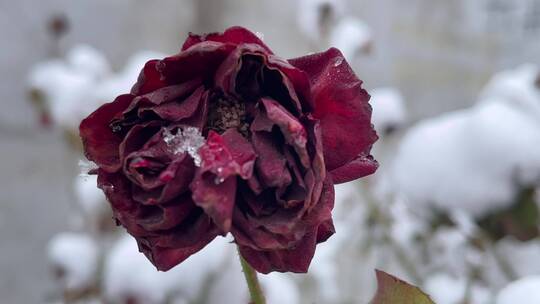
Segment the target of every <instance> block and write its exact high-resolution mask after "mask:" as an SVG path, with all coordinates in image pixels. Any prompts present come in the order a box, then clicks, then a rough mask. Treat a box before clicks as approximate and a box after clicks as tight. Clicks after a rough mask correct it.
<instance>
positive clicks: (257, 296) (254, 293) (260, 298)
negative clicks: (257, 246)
mask: <svg viewBox="0 0 540 304" xmlns="http://www.w3.org/2000/svg"><path fill="white" fill-rule="evenodd" d="M238 255H239V257H240V264H241V265H242V271H243V272H244V277H245V278H246V283H247V285H248V289H249V294H250V296H251V303H252V304H266V300H265V299H264V294H263V292H262V289H261V285H260V284H259V280H258V279H257V272H256V271H255V270H254V269H253V268H251V266H250V265H249V264H248V262H246V260H244V258H243V257H242V255H240V253H239V254H238Z"/></svg>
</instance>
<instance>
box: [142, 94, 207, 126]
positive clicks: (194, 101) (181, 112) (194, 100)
mask: <svg viewBox="0 0 540 304" xmlns="http://www.w3.org/2000/svg"><path fill="white" fill-rule="evenodd" d="M203 93H204V88H203V87H199V88H198V89H196V90H195V92H193V93H192V94H191V95H190V96H189V97H188V98H186V99H185V100H183V101H179V100H173V101H170V102H166V103H162V104H160V105H157V106H154V107H143V108H141V109H139V116H141V117H143V116H144V115H145V114H146V113H148V112H152V113H155V114H156V115H157V116H159V117H160V118H161V119H164V120H167V121H173V122H177V121H180V120H182V119H185V118H188V117H191V116H193V115H194V114H195V111H196V110H197V109H198V108H199V105H200V103H201V99H202V97H203Z"/></svg>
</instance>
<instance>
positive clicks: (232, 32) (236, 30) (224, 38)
mask: <svg viewBox="0 0 540 304" xmlns="http://www.w3.org/2000/svg"><path fill="white" fill-rule="evenodd" d="M204 41H217V42H223V43H231V44H234V45H238V44H244V43H254V44H257V45H259V46H261V47H263V48H264V49H265V50H266V52H268V53H270V54H272V51H271V50H270V48H268V47H267V46H266V45H265V44H264V43H263V42H262V41H261V39H259V37H257V35H255V34H253V33H252V32H250V31H249V30H248V29H245V28H243V27H240V26H233V27H230V28H228V29H226V30H225V31H224V32H223V33H210V34H205V35H196V34H193V33H189V36H188V38H187V39H186V41H185V42H184V45H183V46H182V51H184V50H187V49H189V48H190V47H192V46H194V45H197V44H199V43H201V42H204Z"/></svg>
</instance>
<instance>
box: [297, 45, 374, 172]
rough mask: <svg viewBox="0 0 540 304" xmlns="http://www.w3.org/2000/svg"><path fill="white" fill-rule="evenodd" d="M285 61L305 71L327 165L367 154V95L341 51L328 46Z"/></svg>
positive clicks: (371, 135) (370, 135)
mask: <svg viewBox="0 0 540 304" xmlns="http://www.w3.org/2000/svg"><path fill="white" fill-rule="evenodd" d="M289 62H290V63H291V64H292V65H294V66H295V67H297V68H299V69H301V70H304V71H305V72H306V73H307V74H308V75H309V78H310V82H311V88H312V98H313V106H314V113H313V115H314V117H315V118H317V119H320V121H321V128H322V136H323V144H324V158H325V163H326V167H327V169H328V170H330V171H331V170H334V169H336V168H339V167H341V166H343V165H345V164H347V163H349V162H350V161H352V160H354V159H355V158H356V156H357V155H359V154H362V153H363V154H365V155H368V154H369V151H370V149H371V146H372V145H373V143H374V142H375V141H376V140H377V135H376V133H375V130H374V129H373V127H372V125H371V122H370V118H371V107H370V105H369V103H368V101H369V95H368V93H367V92H366V91H365V90H364V89H362V81H360V80H359V79H358V78H357V77H356V75H355V74H354V72H353V71H352V69H351V67H350V66H349V65H348V64H347V62H346V61H345V59H344V58H343V55H342V54H341V52H340V51H339V50H337V49H335V48H331V49H329V50H328V51H326V52H323V53H318V54H313V55H308V56H305V57H300V58H296V59H291V60H289Z"/></svg>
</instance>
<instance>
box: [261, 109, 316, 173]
mask: <svg viewBox="0 0 540 304" xmlns="http://www.w3.org/2000/svg"><path fill="white" fill-rule="evenodd" d="M261 101H262V104H263V105H264V107H265V109H266V115H267V116H268V119H270V120H271V121H273V122H274V123H275V124H276V125H277V126H278V127H279V128H280V129H281V133H282V134H283V136H284V137H285V140H286V141H287V144H289V145H291V146H293V147H294V149H295V150H296V153H297V154H298V157H299V158H300V162H301V163H302V165H303V166H304V167H305V168H308V167H309V166H310V164H309V155H308V153H307V150H306V144H307V133H306V129H305V128H304V126H302V124H301V123H300V122H299V121H298V119H296V117H294V116H293V115H292V114H291V113H290V112H288V111H287V110H286V109H285V108H283V107H282V106H281V105H280V104H279V103H277V102H276V101H275V100H272V99H268V98H262V99H261Z"/></svg>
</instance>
